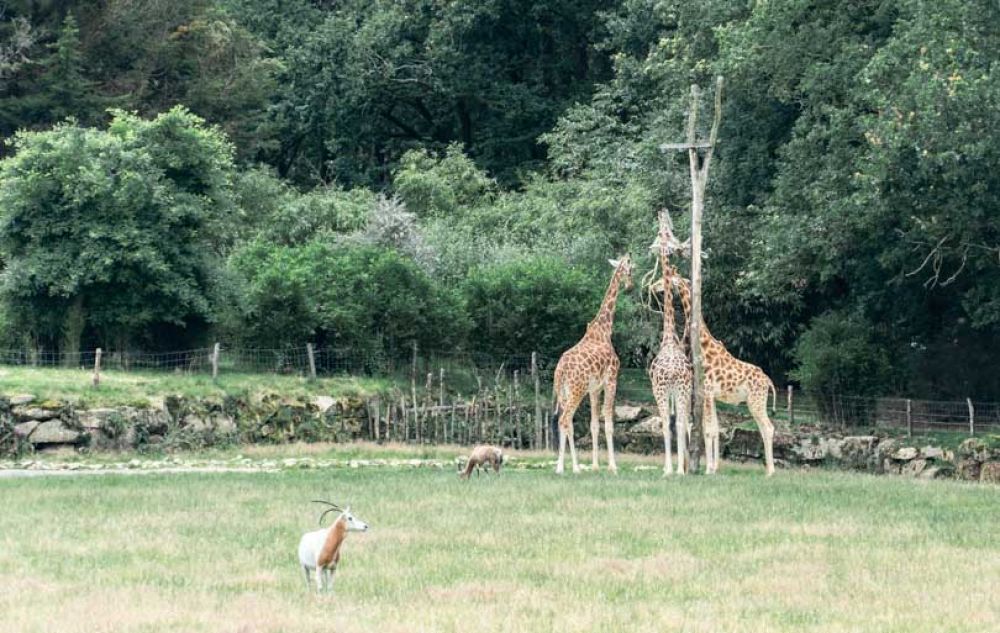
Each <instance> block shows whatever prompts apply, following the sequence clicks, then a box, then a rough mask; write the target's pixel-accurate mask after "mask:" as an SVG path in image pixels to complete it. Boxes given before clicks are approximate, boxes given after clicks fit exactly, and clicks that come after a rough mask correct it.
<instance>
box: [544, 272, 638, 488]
mask: <svg viewBox="0 0 1000 633" xmlns="http://www.w3.org/2000/svg"><path fill="white" fill-rule="evenodd" d="M608 262H609V263H610V264H611V265H612V266H613V267H614V269H615V272H614V274H613V275H611V283H609V284H608V290H607V292H605V293H604V300H603V301H602V302H601V307H600V309H599V310H598V311H597V316H595V317H594V319H593V320H592V321H591V322H590V323H588V324H587V332H586V334H584V335H583V338H582V339H580V342H579V343H577V344H576V345H574V346H573V347H571V348H569V349H568V350H566V351H565V352H564V353H563V355H562V356H561V357H559V363H558V364H557V365H556V372H555V378H554V380H553V385H552V388H553V392H554V394H553V395H554V396H555V399H556V406H555V410H554V411H553V412H552V417H553V421H555V420H556V419H558V421H559V461H558V462H557V464H556V473H557V474H562V472H563V463H564V461H565V456H566V441H567V439H568V440H569V451H570V455H571V456H572V458H573V472H574V473H578V472H580V466H579V464H578V463H577V461H576V443H575V442H574V440H573V415H574V414H575V413H576V409H577V407H579V406H580V401H581V400H583V396H584V395H585V394H588V393H589V394H590V438H591V442H592V444H591V447H592V450H593V469H594V470H595V471H596V470H597V469H598V462H597V452H598V422H599V418H600V413H599V411H600V409H599V408H598V404H599V398H600V394H601V391H602V390H603V391H604V434H605V438H606V440H607V443H608V470H610V471H611V472H613V473H616V472H618V466H617V465H616V464H615V446H614V414H615V410H614V409H615V392H616V391H617V389H618V369H619V368H620V367H621V363H620V362H619V360H618V355H617V354H616V353H615V348H614V347H613V346H612V344H611V330H612V327H613V326H614V322H615V306H616V304H617V302H618V287H619V285H621V283H622V281H623V280H624V282H625V289H626V290H628V289H630V288H631V287H632V258H631V257H629V256H628V255H625V256H624V257H622V258H621V259H619V260H613V259H612V260H608Z"/></svg>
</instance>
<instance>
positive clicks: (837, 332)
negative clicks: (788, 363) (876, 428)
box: [792, 312, 891, 395]
mask: <svg viewBox="0 0 1000 633" xmlns="http://www.w3.org/2000/svg"><path fill="white" fill-rule="evenodd" d="M795 360H796V362H797V363H798V369H796V370H795V371H794V372H792V377H793V378H795V379H796V380H798V381H799V382H801V383H802V386H803V387H804V388H805V389H806V390H808V391H812V392H815V393H830V394H845V393H846V394H855V395H877V394H878V393H879V392H880V389H881V388H882V387H883V385H885V384H886V381H887V380H888V379H889V378H890V374H891V365H890V362H889V356H888V355H887V354H886V353H885V351H884V350H883V349H882V346H881V345H880V343H879V341H878V339H877V337H876V336H875V335H874V332H873V328H872V326H871V324H869V323H865V322H864V321H862V320H861V319H859V318H857V317H853V316H850V315H845V314H843V313H836V312H831V313H827V314H824V315H823V316H820V317H817V318H816V319H813V322H812V323H811V324H810V326H809V329H808V330H806V331H805V332H804V333H803V334H802V336H801V337H800V338H799V341H798V344H797V345H796V347H795Z"/></svg>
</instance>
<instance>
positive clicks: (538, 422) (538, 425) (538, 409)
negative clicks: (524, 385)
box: [531, 352, 543, 449]
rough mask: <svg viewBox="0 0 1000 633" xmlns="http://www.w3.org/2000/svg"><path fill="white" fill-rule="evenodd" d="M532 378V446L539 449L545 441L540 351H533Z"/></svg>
mask: <svg viewBox="0 0 1000 633" xmlns="http://www.w3.org/2000/svg"><path fill="white" fill-rule="evenodd" d="M531 379H532V380H533V381H534V382H535V444H534V446H532V448H535V449H537V448H538V446H539V445H540V444H542V443H543V439H542V434H543V433H542V402H541V400H540V399H539V396H540V388H539V384H538V352H531Z"/></svg>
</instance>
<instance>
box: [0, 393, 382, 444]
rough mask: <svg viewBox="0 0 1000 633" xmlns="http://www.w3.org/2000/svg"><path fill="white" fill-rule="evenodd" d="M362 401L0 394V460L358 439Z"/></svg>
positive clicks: (361, 427) (363, 419)
mask: <svg viewBox="0 0 1000 633" xmlns="http://www.w3.org/2000/svg"><path fill="white" fill-rule="evenodd" d="M366 425H367V411H366V409H365V406H364V402H362V401H360V400H357V399H353V398H344V399H340V400H335V399H333V398H329V397H323V396H319V397H314V398H309V399H294V398H284V397H281V396H278V395H263V396H259V397H256V398H252V399H250V400H240V399H236V398H227V399H225V400H211V399H206V400H201V399H192V398H185V397H182V396H171V397H168V398H165V399H163V400H162V401H160V402H157V403H155V404H153V405H152V406H150V407H130V406H121V407H114V408H97V409H78V408H77V407H75V406H73V405H72V404H69V403H66V402H62V401H54V400H47V401H39V400H37V399H36V398H35V397H34V396H30V395H23V396H13V397H9V398H8V397H2V396H0V455H16V454H23V453H27V452H33V451H37V450H44V449H47V448H53V447H66V446H69V447H80V448H84V447H86V448H92V449H97V450H101V449H138V450H143V449H150V448H163V449H192V448H202V447H205V446H216V445H221V444H232V443H238V442H258V443H282V442H290V441H297V440H301V441H320V440H328V441H347V440H352V439H357V438H360V437H362V436H363V430H364V429H365V428H366Z"/></svg>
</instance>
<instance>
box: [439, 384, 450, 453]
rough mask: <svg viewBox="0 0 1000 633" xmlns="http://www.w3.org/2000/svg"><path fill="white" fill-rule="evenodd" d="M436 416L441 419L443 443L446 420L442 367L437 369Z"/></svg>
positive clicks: (443, 440) (446, 427)
mask: <svg viewBox="0 0 1000 633" xmlns="http://www.w3.org/2000/svg"><path fill="white" fill-rule="evenodd" d="M438 415H439V416H440V417H441V439H440V442H441V443H444V442H446V441H447V438H448V418H447V417H446V416H445V414H444V367H439V368H438Z"/></svg>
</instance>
